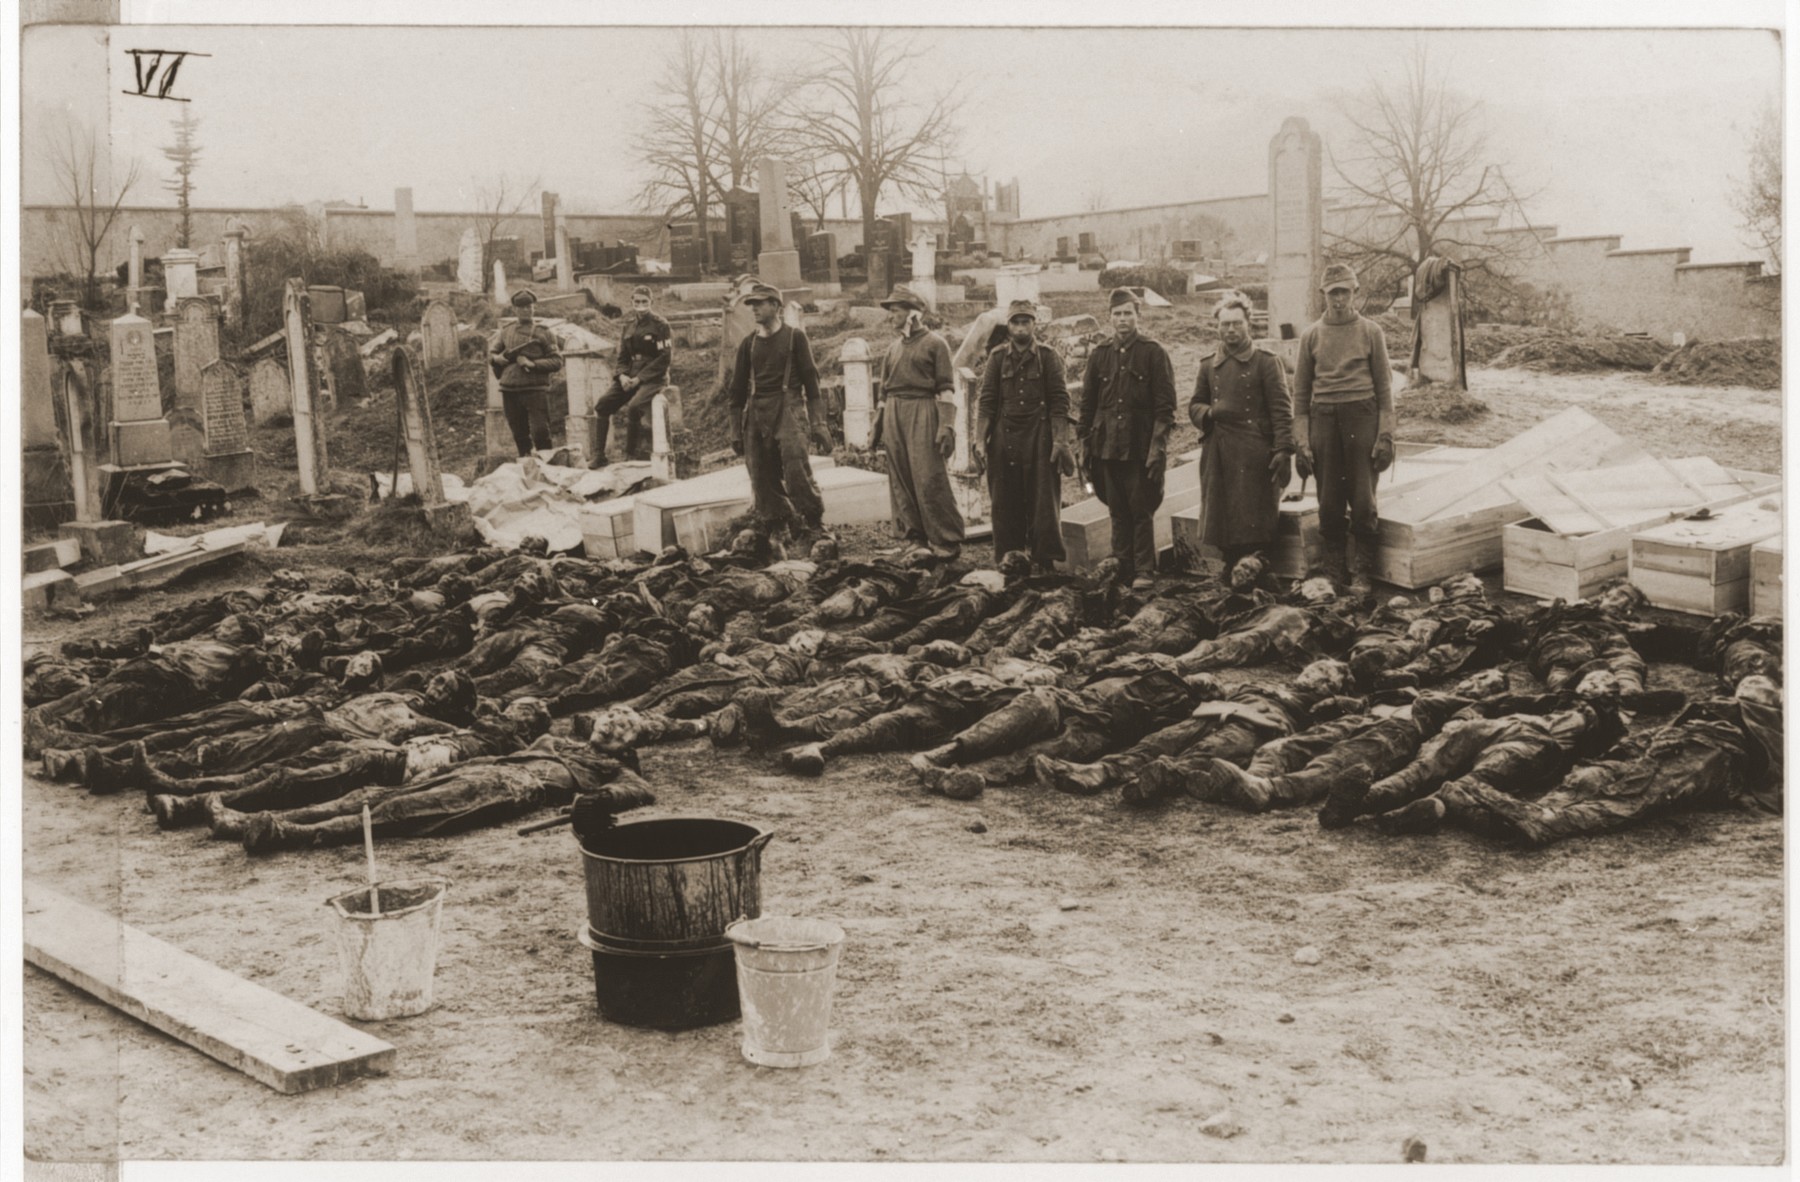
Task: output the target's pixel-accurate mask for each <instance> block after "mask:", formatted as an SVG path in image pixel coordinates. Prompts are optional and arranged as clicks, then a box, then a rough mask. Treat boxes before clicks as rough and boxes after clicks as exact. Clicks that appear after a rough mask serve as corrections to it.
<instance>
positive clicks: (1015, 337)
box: [974, 300, 1075, 569]
mask: <svg viewBox="0 0 1800 1182" xmlns="http://www.w3.org/2000/svg"><path fill="white" fill-rule="evenodd" d="M1006 326H1007V334H1008V335H1007V343H1005V344H1003V345H1001V346H999V347H998V348H996V349H995V350H994V351H993V352H992V353H990V354H988V361H987V369H986V371H985V372H984V373H983V374H982V378H981V395H980V397H979V398H978V399H977V400H976V403H975V439H974V446H975V455H976V458H977V459H978V460H979V461H980V462H981V463H983V464H985V465H986V466H987V472H988V493H989V496H990V498H991V501H992V508H993V522H994V558H995V560H996V561H998V560H999V559H1000V558H1001V557H1002V556H1004V555H1006V554H1007V553H1009V552H1011V551H1014V550H1023V551H1027V552H1029V553H1030V555H1031V560H1032V562H1033V563H1035V564H1036V565H1037V566H1039V567H1040V568H1046V569H1047V568H1049V567H1050V566H1052V565H1054V564H1055V563H1057V562H1060V561H1061V560H1062V559H1063V557H1064V551H1063V543H1062V522H1061V513H1062V477H1063V476H1065V475H1073V474H1074V471H1075V452H1074V449H1073V447H1072V446H1071V443H1072V437H1073V434H1074V426H1073V424H1072V423H1071V422H1070V421H1069V387H1068V384H1067V382H1066V381H1065V380H1064V378H1063V364H1062V358H1061V357H1059V356H1058V355H1057V352H1056V350H1055V349H1052V348H1051V347H1050V346H1048V345H1046V344H1044V343H1043V342H1041V341H1039V340H1038V339H1037V309H1036V308H1035V307H1034V306H1033V305H1032V303H1031V301H1030V300H1014V301H1012V305H1011V307H1010V308H1009V309H1008V310H1007V321H1006Z"/></svg>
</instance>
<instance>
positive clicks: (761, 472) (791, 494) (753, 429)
mask: <svg viewBox="0 0 1800 1182" xmlns="http://www.w3.org/2000/svg"><path fill="white" fill-rule="evenodd" d="M744 467H745V468H746V469H748V470H749V473H750V496H751V499H752V501H753V503H754V504H755V507H756V512H757V513H758V514H759V515H760V516H761V517H763V518H764V519H765V520H767V521H771V522H781V523H786V522H790V521H792V520H794V519H795V518H796V517H798V518H799V520H800V521H801V523H802V524H804V525H806V526H808V527H810V528H814V529H816V528H818V525H819V522H820V520H821V519H822V518H823V517H824V516H825V501H824V498H822V497H821V496H820V495H819V486H818V484H817V482H815V481H814V480H813V474H812V461H811V460H810V459H808V458H807V453H806V435H805V433H804V432H802V431H801V430H800V423H799V421H798V420H797V419H795V418H794V411H793V408H792V407H791V406H790V405H789V404H788V399H787V396H786V395H772V396H762V397H756V398H752V399H750V401H749V402H748V403H746V404H745V406H744Z"/></svg>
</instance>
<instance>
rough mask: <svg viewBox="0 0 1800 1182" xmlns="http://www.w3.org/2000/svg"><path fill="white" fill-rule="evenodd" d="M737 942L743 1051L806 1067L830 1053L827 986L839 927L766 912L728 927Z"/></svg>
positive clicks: (766, 1063)
mask: <svg viewBox="0 0 1800 1182" xmlns="http://www.w3.org/2000/svg"><path fill="white" fill-rule="evenodd" d="M725 938H726V939H727V940H730V941H731V942H732V944H733V946H734V947H735V949H736V955H737V979H738V999H739V1001H740V1002H741V1003H742V1008H743V1018H744V1048H743V1049H744V1058H746V1059H748V1060H750V1062H752V1063H755V1064H757V1065H758V1066H761V1067H808V1066H811V1065H812V1064H814V1063H823V1062H824V1061H825V1060H826V1059H828V1058H830V1057H831V1044H830V1039H829V1035H830V1031H831V991H832V987H833V986H834V985H835V984H836V982H837V961H838V951H839V949H841V948H842V947H843V944H844V929H842V928H840V927H838V926H837V925H836V924H834V923H829V922H827V921H825V920H822V919H797V918H793V917H791V916H780V915H765V916H763V917H762V918H760V919H740V920H738V921H737V922H736V923H733V924H732V925H731V926H729V927H727V928H726V929H725Z"/></svg>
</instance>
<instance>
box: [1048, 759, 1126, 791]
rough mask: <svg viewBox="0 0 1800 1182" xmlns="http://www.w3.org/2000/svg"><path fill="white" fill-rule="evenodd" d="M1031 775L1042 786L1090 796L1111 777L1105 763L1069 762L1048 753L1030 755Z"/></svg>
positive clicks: (1101, 789) (1099, 789) (1103, 786)
mask: <svg viewBox="0 0 1800 1182" xmlns="http://www.w3.org/2000/svg"><path fill="white" fill-rule="evenodd" d="M1031 775H1032V777H1033V778H1034V779H1036V780H1037V782H1038V783H1039V784H1041V785H1043V786H1044V787H1046V788H1054V789H1056V790H1057V791H1058V792H1067V793H1069V794H1070V795H1072V796H1092V795H1094V794H1095V793H1097V792H1101V791H1104V790H1105V788H1106V785H1107V783H1108V781H1110V780H1111V778H1112V777H1111V776H1110V775H1109V774H1108V772H1107V768H1106V765H1105V764H1101V763H1086V764H1082V763H1069V762H1068V761H1066V760H1062V759H1052V758H1051V757H1050V756H1048V755H1034V756H1032V757H1031Z"/></svg>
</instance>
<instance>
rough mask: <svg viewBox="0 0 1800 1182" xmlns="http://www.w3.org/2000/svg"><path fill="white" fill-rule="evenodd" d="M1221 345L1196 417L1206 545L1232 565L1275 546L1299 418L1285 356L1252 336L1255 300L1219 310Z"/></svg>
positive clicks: (1231, 299) (1205, 366)
mask: <svg viewBox="0 0 1800 1182" xmlns="http://www.w3.org/2000/svg"><path fill="white" fill-rule="evenodd" d="M1213 317H1214V319H1215V320H1216V321H1217V323H1218V326H1219V349H1218V351H1217V352H1216V353H1214V354H1213V355H1212V356H1211V357H1203V358H1201V360H1200V373H1199V375H1198V376H1197V377H1196V378H1195V380H1194V396H1193V398H1192V399H1191V400H1190V401H1189V402H1188V417H1189V418H1191V419H1192V420H1193V422H1194V426H1196V427H1198V428H1200V447H1201V451H1200V542H1201V544H1202V545H1205V546H1213V547H1216V548H1217V549H1218V550H1219V552H1220V554H1221V556H1222V557H1223V558H1224V560H1225V567H1226V569H1227V570H1230V569H1231V568H1232V567H1234V566H1235V565H1236V564H1237V561H1238V559H1240V558H1243V557H1245V556H1246V555H1248V554H1253V553H1255V552H1256V551H1258V550H1272V549H1273V548H1274V545H1275V534H1276V530H1277V528H1278V526H1279V524H1280V521H1281V494H1282V493H1283V491H1285V490H1286V488H1287V484H1288V478H1289V477H1290V476H1291V475H1292V474H1293V465H1294V434H1293V429H1294V416H1293V412H1292V409H1291V406H1290V404H1289V402H1288V390H1287V376H1286V374H1285V373H1284V372H1283V370H1282V367H1281V360H1280V359H1279V358H1278V357H1276V356H1275V355H1274V354H1273V353H1266V352H1264V351H1263V350H1261V349H1258V348H1257V347H1256V344H1255V342H1253V341H1252V340H1251V339H1250V300H1249V299H1248V297H1246V296H1243V295H1241V294H1238V293H1236V292H1233V293H1232V294H1231V295H1228V296H1226V297H1225V298H1224V299H1223V300H1220V301H1219V306H1218V308H1217V309H1216V310H1215V311H1214V313H1213Z"/></svg>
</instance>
